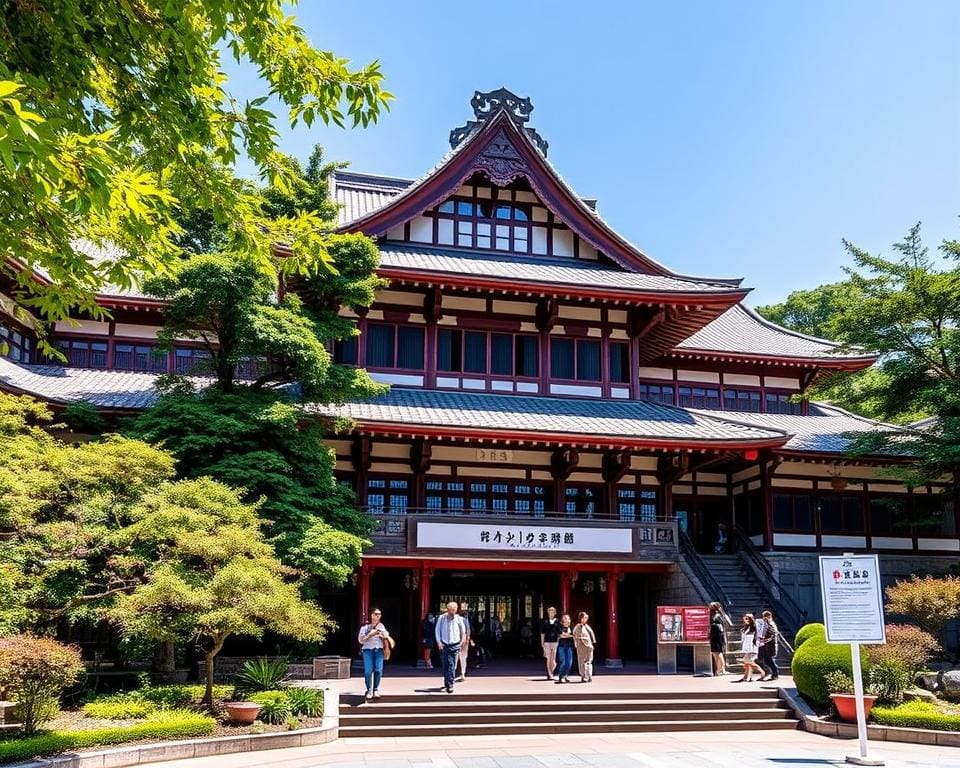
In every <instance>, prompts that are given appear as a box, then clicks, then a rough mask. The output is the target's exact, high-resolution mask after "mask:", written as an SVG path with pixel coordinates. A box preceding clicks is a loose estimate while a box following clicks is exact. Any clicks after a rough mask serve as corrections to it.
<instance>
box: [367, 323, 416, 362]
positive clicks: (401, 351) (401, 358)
mask: <svg viewBox="0 0 960 768" xmlns="http://www.w3.org/2000/svg"><path fill="white" fill-rule="evenodd" d="M364 335H365V336H366V352H367V365H368V366H369V367H371V368H405V369H409V370H416V371H422V370H423V347H424V341H423V339H424V335H423V328H422V327H420V326H416V325H391V324H386V323H369V324H368V325H367V328H366V331H365V333H364Z"/></svg>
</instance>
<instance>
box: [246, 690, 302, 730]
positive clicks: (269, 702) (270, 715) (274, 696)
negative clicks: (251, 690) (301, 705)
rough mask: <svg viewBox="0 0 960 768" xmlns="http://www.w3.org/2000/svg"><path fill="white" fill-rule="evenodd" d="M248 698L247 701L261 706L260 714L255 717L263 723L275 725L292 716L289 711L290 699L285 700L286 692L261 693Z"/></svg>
mask: <svg viewBox="0 0 960 768" xmlns="http://www.w3.org/2000/svg"><path fill="white" fill-rule="evenodd" d="M248 698H249V701H253V702H256V703H257V704H259V705H260V706H261V710H260V714H259V715H258V716H257V717H258V718H259V719H260V720H263V722H265V723H273V724H274V725H277V724H279V723H283V722H284V721H286V719H287V718H288V717H290V716H291V715H292V714H293V713H292V712H291V710H290V699H288V698H287V692H286V691H261V692H260V693H255V694H253V695H252V696H250V697H248Z"/></svg>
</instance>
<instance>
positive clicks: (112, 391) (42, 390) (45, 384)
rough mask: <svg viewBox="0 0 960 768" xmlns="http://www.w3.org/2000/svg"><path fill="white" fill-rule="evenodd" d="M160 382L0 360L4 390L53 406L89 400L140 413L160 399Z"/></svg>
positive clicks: (146, 377) (123, 374)
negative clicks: (156, 385)
mask: <svg viewBox="0 0 960 768" xmlns="http://www.w3.org/2000/svg"><path fill="white" fill-rule="evenodd" d="M156 381H157V374H155V373H135V372H133V371H102V370H96V369H90V368H66V367H62V366H59V365H20V364H18V363H13V362H11V361H10V360H6V359H3V358H0V389H3V390H6V391H11V392H15V393H18V394H25V395H33V396H34V397H36V398H38V399H41V400H46V401H48V402H53V403H61V404H69V403H74V402H79V401H86V402H88V403H90V404H91V405H95V406H97V407H98V408H105V409H110V410H113V409H131V410H139V409H143V408H146V407H148V406H149V405H150V404H151V403H152V402H153V401H154V400H155V399H156V396H157V392H156V390H155V389H154V384H155V383H156ZM195 381H196V382H197V383H203V381H204V380H203V379H196V380H195Z"/></svg>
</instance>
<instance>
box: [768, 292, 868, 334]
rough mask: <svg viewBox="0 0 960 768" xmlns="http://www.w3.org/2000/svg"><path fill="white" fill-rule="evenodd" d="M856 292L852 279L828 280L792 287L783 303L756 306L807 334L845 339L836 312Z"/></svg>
mask: <svg viewBox="0 0 960 768" xmlns="http://www.w3.org/2000/svg"><path fill="white" fill-rule="evenodd" d="M856 294H857V289H856V287H855V286H854V284H853V283H852V282H851V281H849V280H846V281H843V282H840V283H826V284H824V285H821V286H818V287H816V288H813V289H811V290H806V291H792V292H791V293H790V294H789V295H788V296H787V298H786V300H785V301H783V302H781V303H780V304H767V305H764V306H762V307H757V312H759V313H760V314H761V315H763V316H764V317H765V318H767V320H770V321H772V322H774V323H777V324H778V325H782V326H784V327H785V328H790V329H792V330H794V331H798V332H799V333H805V334H806V335H808V336H817V337H819V338H822V339H835V340H837V341H842V338H841V335H842V333H843V329H842V328H838V327H837V326H836V318H837V315H838V314H839V313H840V312H841V311H842V309H843V308H844V306H846V304H847V303H848V302H849V301H851V300H852V299H853V298H854V296H855V295H856Z"/></svg>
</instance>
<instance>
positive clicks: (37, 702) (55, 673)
mask: <svg viewBox="0 0 960 768" xmlns="http://www.w3.org/2000/svg"><path fill="white" fill-rule="evenodd" d="M81 674H83V661H82V659H81V658H80V651H79V650H78V649H77V648H75V647H74V646H72V645H64V644H63V643H58V642H57V641H56V640H53V639H52V638H49V637H36V636H34V635H11V636H9V637H2V638H0V688H6V689H8V690H9V692H10V694H11V695H12V696H13V699H14V700H15V701H16V702H17V715H18V716H19V717H20V721H21V722H22V723H23V731H24V733H26V734H28V735H29V734H31V733H33V732H34V731H36V730H37V726H38V725H40V724H42V723H44V722H46V721H48V720H52V719H53V718H54V717H56V714H57V709H58V702H59V699H60V694H61V693H62V692H63V689H64V688H66V687H68V686H70V685H72V684H73V683H75V682H76V681H77V680H78V679H79V678H80V675H81Z"/></svg>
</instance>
